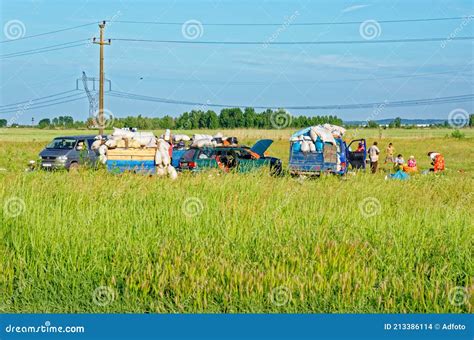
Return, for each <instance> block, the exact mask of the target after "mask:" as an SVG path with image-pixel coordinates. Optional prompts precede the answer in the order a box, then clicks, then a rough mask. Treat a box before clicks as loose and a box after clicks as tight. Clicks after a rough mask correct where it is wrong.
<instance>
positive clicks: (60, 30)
mask: <svg viewBox="0 0 474 340" xmlns="http://www.w3.org/2000/svg"><path fill="white" fill-rule="evenodd" d="M98 23H99V22H98V21H95V22H91V23H88V24H84V25H78V26H73V27H67V28H62V29H59V30H55V31H49V32H44V33H38V34H33V35H27V36H24V37H19V38H16V39H7V40H2V41H0V44H3V43H9V42H13V41H20V40H25V39H30V38H36V37H42V36H45V35H49V34H55V33H60V32H65V31H70V30H74V29H77V28H81V27H86V26H90V25H96V24H98Z"/></svg>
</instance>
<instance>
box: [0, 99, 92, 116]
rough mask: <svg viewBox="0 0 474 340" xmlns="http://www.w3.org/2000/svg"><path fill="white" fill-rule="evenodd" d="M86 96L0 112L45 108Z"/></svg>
mask: <svg viewBox="0 0 474 340" xmlns="http://www.w3.org/2000/svg"><path fill="white" fill-rule="evenodd" d="M84 98H87V97H86V96H82V97H80V98H74V99H69V100H63V101H61V102H57V103H51V104H45V105H39V106H25V107H23V108H19V109H16V110H9V111H1V112H0V113H14V112H18V111H28V110H35V109H41V108H44V107H50V106H55V105H60V104H64V103H70V102H74V101H78V100H80V99H84Z"/></svg>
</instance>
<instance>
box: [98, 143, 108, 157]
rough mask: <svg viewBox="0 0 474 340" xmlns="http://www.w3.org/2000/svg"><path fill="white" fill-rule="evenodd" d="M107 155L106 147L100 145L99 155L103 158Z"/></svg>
mask: <svg viewBox="0 0 474 340" xmlns="http://www.w3.org/2000/svg"><path fill="white" fill-rule="evenodd" d="M106 154H107V145H105V144H102V145H101V146H99V155H101V156H105V155H106Z"/></svg>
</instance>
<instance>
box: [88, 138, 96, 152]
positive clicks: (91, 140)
mask: <svg viewBox="0 0 474 340" xmlns="http://www.w3.org/2000/svg"><path fill="white" fill-rule="evenodd" d="M94 141H95V139H88V140H87V147H88V149H89V150H91V149H92V143H94Z"/></svg>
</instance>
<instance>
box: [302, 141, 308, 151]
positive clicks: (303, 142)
mask: <svg viewBox="0 0 474 340" xmlns="http://www.w3.org/2000/svg"><path fill="white" fill-rule="evenodd" d="M301 151H302V152H309V143H308V142H307V141H305V140H304V141H302V142H301Z"/></svg>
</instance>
